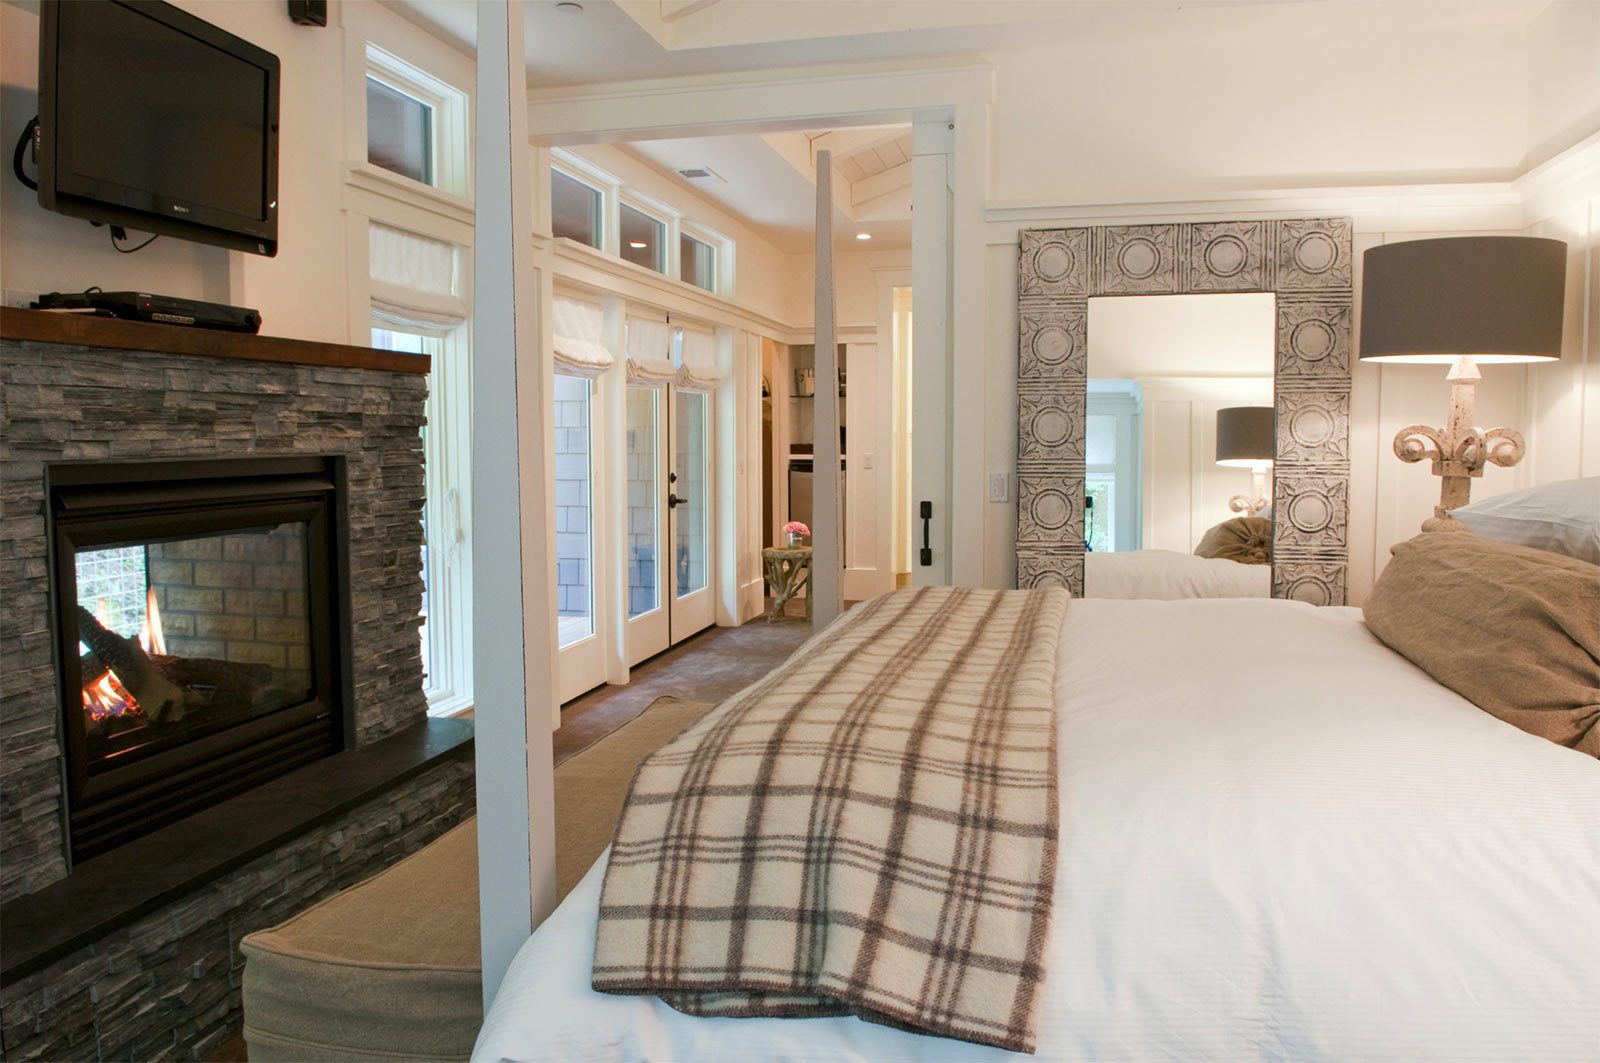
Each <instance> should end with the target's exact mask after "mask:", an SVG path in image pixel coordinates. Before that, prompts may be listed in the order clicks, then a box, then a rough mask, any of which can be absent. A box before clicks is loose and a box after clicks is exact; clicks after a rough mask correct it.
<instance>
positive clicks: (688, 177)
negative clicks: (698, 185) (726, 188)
mask: <svg viewBox="0 0 1600 1063" xmlns="http://www.w3.org/2000/svg"><path fill="white" fill-rule="evenodd" d="M678 176H679V177H681V178H683V179H684V180H685V181H702V182H704V183H706V184H723V185H725V184H727V183H728V181H727V179H726V178H724V177H723V176H722V175H721V174H720V173H718V172H717V171H715V170H713V169H712V168H711V167H709V166H689V167H686V168H684V169H682V170H679V171H678Z"/></svg>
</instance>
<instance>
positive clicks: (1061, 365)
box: [1017, 218, 1352, 605]
mask: <svg viewBox="0 0 1600 1063" xmlns="http://www.w3.org/2000/svg"><path fill="white" fill-rule="evenodd" d="M1350 232H1351V227H1350V220H1349V219H1348V218H1289V219H1282V220H1274V221H1268V220H1261V221H1223V222H1193V223H1176V224H1165V225H1098V226H1092V227H1087V228H1076V229H1028V230H1024V231H1023V232H1022V233H1021V234H1020V241H1019V243H1020V248H1019V249H1020V252H1021V254H1020V260H1019V264H1018V271H1019V272H1018V278H1017V314H1018V326H1019V328H1018V349H1017V354H1018V356H1017V421H1018V425H1017V585H1018V586H1019V587H1035V586H1045V585H1059V586H1065V587H1067V588H1069V589H1070V590H1071V591H1072V593H1073V594H1075V595H1082V594H1083V554H1084V548H1083V490H1084V427H1085V425H1084V415H1085V407H1086V402H1087V376H1088V320H1089V316H1088V315H1089V299H1090V297H1092V296H1097V295H1191V294H1210V293H1215V292H1272V293H1273V294H1274V295H1275V296H1276V297H1277V338H1276V343H1275V347H1276V352H1277V353H1276V357H1275V359H1274V363H1275V364H1274V368H1275V370H1276V373H1275V380H1276V383H1275V385H1274V386H1275V392H1276V398H1275V400H1274V406H1275V409H1276V434H1277V460H1276V462H1275V464H1274V468H1273V530H1272V542H1273V566H1272V594H1273V597H1275V598H1294V599H1298V600H1300V601H1305V602H1311V603H1313V604H1317V605H1342V604H1344V600H1345V573H1346V570H1347V568H1348V567H1349V535H1348V531H1349V528H1348V525H1349V495H1350V351H1351V320H1352V318H1351V275H1352V255H1351V243H1350Z"/></svg>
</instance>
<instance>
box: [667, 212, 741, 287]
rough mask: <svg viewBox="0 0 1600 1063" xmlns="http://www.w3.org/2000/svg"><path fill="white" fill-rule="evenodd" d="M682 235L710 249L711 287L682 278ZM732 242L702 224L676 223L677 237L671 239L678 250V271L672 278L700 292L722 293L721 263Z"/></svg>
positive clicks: (726, 255)
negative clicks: (703, 286) (701, 285)
mask: <svg viewBox="0 0 1600 1063" xmlns="http://www.w3.org/2000/svg"><path fill="white" fill-rule="evenodd" d="M684 237H688V238H689V239H691V240H693V241H694V242H695V243H697V244H701V245H703V246H705V247H706V248H708V249H710V251H711V287H709V288H701V287H700V285H698V284H695V283H694V282H693V281H687V280H684V279H683V238H684ZM732 242H733V241H731V240H729V239H727V238H726V237H722V236H718V235H717V234H716V233H714V232H712V231H711V230H710V229H707V228H705V227H704V226H702V225H697V224H695V223H694V222H680V223H679V225H678V237H677V239H675V240H674V241H673V245H674V246H675V247H676V248H677V251H678V271H677V274H676V275H675V276H674V278H673V279H674V280H678V281H681V282H682V283H684V284H687V285H689V287H691V288H695V289H698V290H700V291H702V292H710V293H711V294H712V295H722V294H723V283H722V281H723V277H724V275H725V274H724V272H723V263H724V260H725V259H727V258H728V257H729V256H728V249H729V246H730V245H731V244H732Z"/></svg>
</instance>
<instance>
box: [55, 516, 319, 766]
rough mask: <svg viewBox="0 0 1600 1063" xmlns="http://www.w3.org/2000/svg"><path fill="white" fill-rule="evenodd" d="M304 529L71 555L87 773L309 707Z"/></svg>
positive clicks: (275, 528)
mask: <svg viewBox="0 0 1600 1063" xmlns="http://www.w3.org/2000/svg"><path fill="white" fill-rule="evenodd" d="M307 530H308V529H307V525H306V524H305V523H303V522H289V523H282V524H277V525H272V526H264V527H258V528H249V529H244V530H233V531H227V532H223V533H218V534H212V535H199V536H195V537H192V538H183V539H168V540H165V541H161V542H151V543H143V544H137V545H131V546H109V547H93V548H87V549H83V550H80V551H78V552H77V554H76V556H75V565H76V574H77V596H76V597H77V604H78V625H79V643H78V652H79V655H80V663H81V671H82V678H83V714H84V729H85V737H86V750H85V752H86V753H87V758H86V759H87V761H88V764H87V767H88V770H89V772H90V773H91V774H95V773H97V772H98V771H100V770H103V769H104V768H106V767H107V766H108V765H109V764H110V763H111V762H114V761H118V760H121V759H125V758H127V757H130V756H134V755H137V754H138V752H139V751H153V750H154V749H155V748H165V747H168V746H170V745H173V744H176V743H179V742H185V741H190V740H193V739H196V738H199V737H202V736H204V735H206V734H211V733H214V732H216V731H219V730H222V729H224V728H227V727H231V726H234V725H236V724H239V723H243V722H245V721H248V720H251V719H255V718H257V717H260V716H266V715H269V714H271V713H274V712H277V711H279V710H281V709H285V708H288V707H290V706H293V705H298V704H301V703H303V702H306V701H308V700H310V699H311V698H312V697H313V696H314V694H315V683H314V678H313V673H312V661H311V656H312V640H311V616H310V607H309V601H308V592H309V587H308V585H307V581H308V572H309V556H308V552H307V549H308V536H307Z"/></svg>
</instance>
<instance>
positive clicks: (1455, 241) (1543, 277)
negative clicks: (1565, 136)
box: [1361, 236, 1567, 531]
mask: <svg viewBox="0 0 1600 1063" xmlns="http://www.w3.org/2000/svg"><path fill="white" fill-rule="evenodd" d="M1362 265H1363V286H1362V292H1361V360H1362V361H1364V362H1422V363H1435V364H1444V365H1448V366H1450V374H1449V377H1448V379H1449V381H1450V419H1449V421H1448V422H1447V423H1446V425H1445V427H1443V428H1433V427H1430V426H1428V425H1421V424H1415V425H1410V426H1408V427H1406V428H1402V429H1401V430H1400V432H1399V433H1398V434H1397V435H1396V436H1395V437H1394V452H1395V455H1396V456H1397V457H1398V458H1399V459H1400V460H1401V461H1406V462H1417V461H1423V460H1427V461H1431V462H1432V463H1433V474H1434V475H1435V476H1437V477H1439V478H1440V486H1439V504H1438V505H1437V506H1436V507H1434V510H1433V517H1432V518H1431V519H1429V520H1427V521H1424V522H1423V525H1422V530H1423V531H1460V530H1462V525H1461V522H1460V521H1458V520H1456V519H1455V518H1454V517H1452V516H1451V515H1450V511H1451V510H1453V509H1459V508H1460V507H1462V506H1464V505H1466V504H1467V503H1468V502H1469V501H1470V500H1471V494H1472V479H1473V478H1474V477H1480V476H1482V475H1483V470H1484V466H1486V465H1488V464H1490V463H1491V462H1492V463H1493V464H1495V465H1499V466H1502V467H1510V466H1512V465H1515V464H1517V462H1519V461H1521V460H1522V456H1523V454H1524V453H1525V451H1526V450H1527V446H1526V444H1525V443H1524V442H1523V439H1522V434H1521V433H1520V432H1518V431H1517V430H1516V429H1514V428H1489V429H1483V428H1478V427H1476V426H1474V424H1473V420H1474V414H1475V412H1476V410H1475V407H1476V399H1477V397H1476V391H1477V383H1478V380H1479V379H1480V377H1481V376H1482V374H1481V373H1479V371H1478V366H1479V365H1480V364H1483V363H1494V362H1549V361H1554V360H1556V359H1557V358H1560V357H1561V329H1562V311H1563V308H1564V303H1565V301H1566V277H1567V245H1566V244H1565V243H1563V242H1562V241H1560V240H1548V239H1544V238H1541V237H1532V236H1455V237H1444V238H1441V239H1435V240H1404V241H1401V242H1398V243H1392V244H1380V245H1379V246H1377V247H1372V248H1368V249H1367V252H1366V255H1365V256H1364V258H1363V261H1362Z"/></svg>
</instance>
